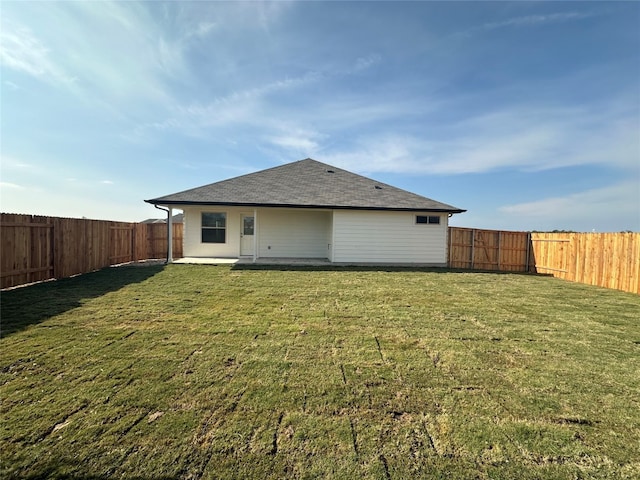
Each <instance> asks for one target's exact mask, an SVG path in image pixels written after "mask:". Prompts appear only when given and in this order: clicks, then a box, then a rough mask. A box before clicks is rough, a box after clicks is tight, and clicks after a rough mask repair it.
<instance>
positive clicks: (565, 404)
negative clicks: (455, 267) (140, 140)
mask: <svg viewBox="0 0 640 480" xmlns="http://www.w3.org/2000/svg"><path fill="white" fill-rule="evenodd" d="M1 302H2V303H1V305H2V310H1V314H2V340H1V350H0V369H1V370H0V371H1V375H0V385H1V386H0V395H1V400H2V404H1V412H0V413H1V429H0V431H1V434H0V456H1V457H0V458H1V464H0V478H3V479H4V478H87V477H89V478H106V477H115V478H128V479H133V478H135V479H157V478H167V479H168V478H184V479H199V478H216V479H218V478H220V479H223V478H260V479H266V478H344V479H355V478H371V479H382V480H386V479H406V478H465V479H473V478H481V479H482V478H504V479H527V478H529V479H547V478H548V479H575V478H616V479H617V478H639V477H640V318H639V317H640V296H637V295H634V294H630V293H623V292H619V291H615V290H606V289H602V288H597V287H591V286H586V285H580V284H575V283H569V282H565V281H562V280H557V279H553V278H549V277H542V276H529V275H517V274H513V275H508V274H489V273H457V272H449V271H419V270H402V269H398V270H392V269H390V270H388V271H384V270H376V269H347V268H343V269H334V270H331V269H329V270H321V269H317V270H314V269H311V268H307V269H298V270H295V269H294V270H268V269H264V268H263V269H251V268H245V269H234V268H232V267H230V266H224V267H222V266H220V267H214V266H191V265H171V266H167V267H164V266H151V267H121V268H111V269H105V270H102V271H99V272H95V273H91V274H87V275H82V276H79V277H75V278H71V279H66V280H61V281H57V282H50V283H45V284H40V285H34V286H30V287H26V288H22V289H17V290H12V291H7V292H3V293H2V297H1Z"/></svg>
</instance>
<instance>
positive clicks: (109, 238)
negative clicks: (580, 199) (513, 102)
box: [0, 213, 640, 294]
mask: <svg viewBox="0 0 640 480" xmlns="http://www.w3.org/2000/svg"><path fill="white" fill-rule="evenodd" d="M182 235H183V226H182V224H181V223H175V224H173V257H174V258H180V257H182V256H183V254H182ZM448 246H449V266H450V267H451V268H462V269H478V270H494V271H502V272H532V273H542V274H549V275H553V276H555V277H559V278H563V279H565V280H571V281H574V282H581V283H587V284H589V285H598V286H601V287H606V288H615V289H618V290H624V291H626V292H633V293H639V294H640V233H531V232H512V231H500V230H480V229H475V228H458V227H450V228H449V245H448ZM0 248H1V250H0V277H1V286H2V288H8V287H12V286H15V285H22V284H25V283H31V282H38V281H42V280H47V279H50V278H63V277H69V276H72V275H76V274H79V273H85V272H91V271H93V270H98V269H100V268H104V267H107V266H109V265H116V264H119V263H127V262H132V261H137V260H146V259H151V258H165V257H166V254H167V225H166V224H164V223H151V224H147V223H128V222H111V221H103V220H85V219H75V218H59V217H41V216H35V215H15V214H8V213H3V214H2V216H1V219H0Z"/></svg>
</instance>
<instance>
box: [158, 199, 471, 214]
mask: <svg viewBox="0 0 640 480" xmlns="http://www.w3.org/2000/svg"><path fill="white" fill-rule="evenodd" d="M145 202H147V203H150V204H152V205H167V206H168V205H175V206H180V205H183V206H193V205H219V206H227V207H267V208H305V209H333V210H378V211H392V212H442V213H463V212H466V210H464V209H460V208H422V207H376V206H351V205H319V204H309V205H300V204H292V203H252V202H202V201H188V200H162V199H158V198H154V199H151V200H145Z"/></svg>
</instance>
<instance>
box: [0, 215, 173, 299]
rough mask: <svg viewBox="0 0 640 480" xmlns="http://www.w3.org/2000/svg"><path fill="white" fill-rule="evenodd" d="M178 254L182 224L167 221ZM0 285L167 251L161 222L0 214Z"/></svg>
mask: <svg viewBox="0 0 640 480" xmlns="http://www.w3.org/2000/svg"><path fill="white" fill-rule="evenodd" d="M173 235H174V242H173V255H174V257H175V258H179V257H181V256H182V225H181V224H174V225H173ZM0 249H1V250H0V285H1V287H2V288H8V287H12V286H15V285H22V284H25V283H31V282H38V281H42V280H48V279H50V278H64V277H70V276H72V275H77V274H79V273H86V272H91V271H93V270H98V269H100V268H104V267H108V266H109V265H116V264H119V263H127V262H132V261H137V260H146V259H150V258H164V257H166V255H167V225H166V224H145V223H128V222H111V221H104V220H86V219H77V218H59V217H43V216H36V215H16V214H8V213H3V214H1V218H0Z"/></svg>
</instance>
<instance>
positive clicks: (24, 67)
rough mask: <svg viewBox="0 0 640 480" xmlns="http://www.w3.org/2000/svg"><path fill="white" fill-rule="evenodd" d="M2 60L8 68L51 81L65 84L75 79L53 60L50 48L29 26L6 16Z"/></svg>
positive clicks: (0, 31) (1, 40)
mask: <svg viewBox="0 0 640 480" xmlns="http://www.w3.org/2000/svg"><path fill="white" fill-rule="evenodd" d="M0 61H1V62H2V64H3V65H4V66H5V67H7V68H10V69H13V70H17V71H20V72H24V73H27V74H29V75H32V76H35V77H44V78H46V79H47V80H49V81H53V82H58V83H63V84H70V83H73V81H74V78H73V77H71V76H70V75H68V74H67V73H66V72H65V71H64V69H63V68H61V67H60V66H59V65H57V64H56V63H55V62H54V61H53V60H52V58H51V55H50V50H49V48H47V47H45V45H44V44H43V43H42V42H41V41H40V39H38V38H37V37H36V36H35V35H34V33H33V32H32V31H31V30H30V29H29V28H27V27H25V26H23V25H20V24H16V23H15V22H11V21H9V20H7V19H4V18H3V21H2V24H1V28H0ZM5 83H7V84H11V82H6V81H5ZM13 85H15V84H13Z"/></svg>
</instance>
